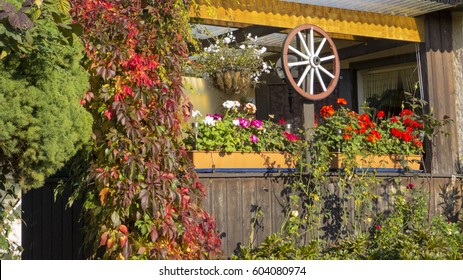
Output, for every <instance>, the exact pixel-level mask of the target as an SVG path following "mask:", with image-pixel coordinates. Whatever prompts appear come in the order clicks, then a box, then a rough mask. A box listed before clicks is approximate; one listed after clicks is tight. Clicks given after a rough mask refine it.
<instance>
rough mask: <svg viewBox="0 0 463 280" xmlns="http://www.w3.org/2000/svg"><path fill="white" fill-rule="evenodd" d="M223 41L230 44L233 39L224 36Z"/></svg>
mask: <svg viewBox="0 0 463 280" xmlns="http://www.w3.org/2000/svg"><path fill="white" fill-rule="evenodd" d="M223 42H224V43H225V44H230V42H231V39H230V38H229V37H225V38H223Z"/></svg>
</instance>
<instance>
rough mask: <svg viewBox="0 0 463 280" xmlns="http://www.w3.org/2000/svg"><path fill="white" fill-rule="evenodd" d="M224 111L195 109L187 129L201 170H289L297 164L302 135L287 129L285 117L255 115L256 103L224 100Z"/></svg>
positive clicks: (187, 140)
mask: <svg viewBox="0 0 463 280" xmlns="http://www.w3.org/2000/svg"><path fill="white" fill-rule="evenodd" d="M223 107H224V112H223V114H207V115H206V116H205V117H203V116H202V114H201V113H200V112H198V111H193V117H194V118H195V122H194V123H193V125H192V127H191V128H189V129H187V130H186V135H187V136H186V138H185V139H184V142H185V145H186V147H187V149H188V150H189V155H190V157H191V158H192V160H193V163H194V164H195V167H196V170H197V171H199V172H201V171H203V172H211V171H224V172H243V171H265V172H267V171H289V170H292V169H293V168H294V167H295V157H294V156H295V154H297V153H296V151H297V150H298V147H299V145H298V142H299V140H300V139H299V137H298V136H297V135H295V134H293V133H291V132H290V131H287V130H285V128H286V127H287V126H284V125H283V122H284V121H283V120H280V121H279V122H278V123H276V122H274V121H273V116H269V119H268V120H259V119H257V118H255V112H256V106H255V105H254V104H252V103H246V104H244V105H241V103H240V102H238V101H231V100H228V101H226V102H224V103H223Z"/></svg>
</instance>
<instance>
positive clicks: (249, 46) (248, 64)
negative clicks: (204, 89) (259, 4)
mask: <svg viewBox="0 0 463 280" xmlns="http://www.w3.org/2000/svg"><path fill="white" fill-rule="evenodd" d="M265 52H266V48H265V47H262V46H259V45H258V44H257V37H252V36H251V34H248V35H247V37H246V41H244V42H243V43H240V44H238V43H237V42H236V38H235V36H233V33H228V34H227V35H226V36H224V37H222V38H216V40H215V43H214V44H211V45H210V46H209V47H207V48H204V49H203V50H202V51H201V52H200V53H199V54H198V55H197V57H196V60H195V63H194V64H193V65H194V67H193V68H194V70H193V71H195V72H198V73H200V74H203V75H204V74H205V76H206V78H209V79H211V80H212V81H213V84H214V85H215V86H216V87H217V88H218V89H220V90H221V91H223V92H225V93H233V94H244V93H246V92H247V91H248V89H249V86H251V85H252V86H255V85H257V84H258V83H260V82H261V81H260V76H261V75H262V73H269V72H270V69H271V65H270V64H269V63H268V62H265V61H264V58H263V55H264V53H265Z"/></svg>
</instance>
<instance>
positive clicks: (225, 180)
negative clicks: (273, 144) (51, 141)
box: [22, 173, 463, 260]
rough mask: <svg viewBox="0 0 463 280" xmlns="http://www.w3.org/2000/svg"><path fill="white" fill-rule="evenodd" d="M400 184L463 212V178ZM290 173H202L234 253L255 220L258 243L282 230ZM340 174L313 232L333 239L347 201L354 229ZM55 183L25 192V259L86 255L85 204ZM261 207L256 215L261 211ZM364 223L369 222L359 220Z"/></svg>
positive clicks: (449, 210) (453, 214)
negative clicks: (70, 201) (59, 190)
mask: <svg viewBox="0 0 463 280" xmlns="http://www.w3.org/2000/svg"><path fill="white" fill-rule="evenodd" d="M390 176H392V177H394V176H395V177H396V176H397V174H392V175H388V176H386V175H380V176H378V178H381V179H383V181H382V183H380V184H378V185H376V186H375V189H374V192H375V193H376V194H377V195H378V196H379V198H378V199H377V200H376V201H375V203H374V204H373V209H372V211H371V216H372V218H374V217H375V216H377V215H378V214H380V213H381V212H383V211H389V210H391V203H392V202H393V200H392V196H391V193H392V192H395V191H396V188H395V187H394V186H393V185H392V184H391V182H390V180H389V179H390V178H391V177H390ZM400 178H401V182H402V183H401V185H400V188H401V189H402V190H405V188H406V186H407V185H408V184H409V183H411V182H413V183H414V184H415V188H423V189H424V190H425V192H427V193H429V194H432V196H431V197H430V200H429V204H430V205H431V208H432V209H433V211H432V213H433V215H438V214H442V213H444V214H445V215H446V216H448V217H449V219H450V220H456V219H457V218H458V217H461V211H462V208H463V199H462V192H463V190H462V182H461V181H462V178H461V177H458V178H457V177H434V178H430V177H429V176H425V175H419V176H418V177H416V178H415V177H414V176H412V175H410V176H407V175H402V176H401V177H400ZM290 179H291V178H290V176H289V175H278V174H260V173H210V174H200V180H201V182H202V183H203V184H204V186H205V188H206V193H207V197H206V199H205V200H204V201H203V207H204V208H205V209H206V211H208V212H209V213H210V214H211V215H212V216H214V218H215V221H216V224H217V231H218V232H219V233H220V234H221V236H222V249H223V250H224V252H225V253H226V254H227V255H228V256H230V255H231V254H232V253H233V251H234V250H235V249H236V248H237V247H238V246H239V245H240V244H243V245H248V244H249V241H250V237H251V231H252V230H251V229H252V228H253V227H252V223H253V222H254V221H255V226H254V234H253V236H254V238H253V240H252V241H253V245H254V246H257V245H258V244H259V243H260V242H262V241H263V240H264V239H265V237H266V236H268V235H269V234H271V233H273V232H278V231H280V228H281V225H282V222H283V220H284V218H285V215H284V212H285V207H284V206H285V205H287V202H288V199H289V193H288V192H287V191H285V185H286V184H288V183H289V182H290ZM335 181H336V177H330V178H328V179H327V183H326V185H325V187H324V188H323V189H322V190H321V193H322V200H321V201H323V203H324V204H323V210H324V212H325V213H327V215H326V216H325V217H323V218H322V221H321V222H322V225H321V226H320V227H319V228H318V229H315V232H312V233H311V234H310V236H309V235H308V236H306V239H305V240H307V241H309V240H311V238H312V237H313V236H319V237H321V238H323V239H325V240H327V241H328V242H329V241H334V240H335V239H336V238H337V236H339V233H340V232H341V233H342V231H343V224H344V220H343V216H342V214H341V213H342V211H341V210H342V209H343V205H344V206H345V207H346V210H347V212H348V213H350V215H349V217H348V218H349V219H350V222H349V228H350V229H352V221H353V220H352V219H353V208H354V204H353V202H352V199H351V200H346V201H345V202H344V203H343V200H344V199H346V196H348V195H349V192H343V191H342V190H340V189H339V188H338V187H337V186H336V184H335ZM55 186H56V183H53V182H52V183H47V184H46V185H45V186H44V187H42V188H40V189H36V190H32V191H29V192H28V193H27V194H24V195H23V201H22V207H23V208H22V209H23V219H24V222H25V225H24V226H23V232H22V244H23V247H24V252H23V254H22V258H23V259H27V260H29V259H42V260H43V259H44V260H52V259H66V260H67V259H84V258H85V256H86V255H85V254H84V252H82V250H81V246H82V244H83V233H82V231H81V229H82V223H81V222H80V221H79V216H80V211H81V205H82V203H81V202H80V203H75V204H74V206H73V207H71V208H66V207H65V205H66V201H67V197H68V195H69V193H65V194H63V196H59V197H58V199H57V200H56V201H55V200H54V199H53V188H54V187H55ZM257 209H259V210H261V211H262V214H263V215H262V216H257V220H255V219H256V214H257V212H256V210H257ZM360 226H361V227H363V228H365V227H366V226H368V225H367V224H362V225H360Z"/></svg>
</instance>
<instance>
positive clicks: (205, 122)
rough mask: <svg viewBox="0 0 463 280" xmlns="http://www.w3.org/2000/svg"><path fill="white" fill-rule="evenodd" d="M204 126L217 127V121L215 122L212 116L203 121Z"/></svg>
mask: <svg viewBox="0 0 463 280" xmlns="http://www.w3.org/2000/svg"><path fill="white" fill-rule="evenodd" d="M203 122H204V124H207V125H210V126H215V123H216V120H214V117H212V116H206V117H205V118H204V120H203Z"/></svg>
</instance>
